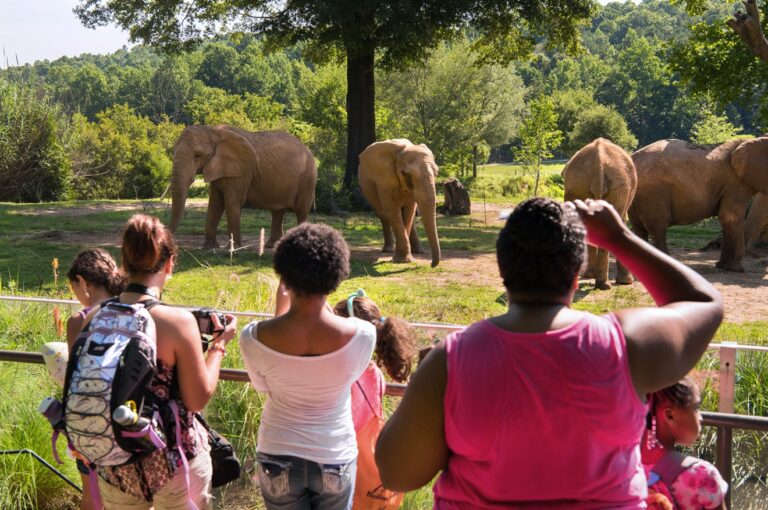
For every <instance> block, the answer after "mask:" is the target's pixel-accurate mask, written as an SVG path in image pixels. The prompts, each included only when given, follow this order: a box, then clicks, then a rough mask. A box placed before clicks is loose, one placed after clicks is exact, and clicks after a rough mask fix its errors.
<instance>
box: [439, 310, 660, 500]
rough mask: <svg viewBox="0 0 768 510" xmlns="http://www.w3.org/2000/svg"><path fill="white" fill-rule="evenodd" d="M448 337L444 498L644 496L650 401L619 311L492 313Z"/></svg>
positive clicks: (441, 490)
mask: <svg viewBox="0 0 768 510" xmlns="http://www.w3.org/2000/svg"><path fill="white" fill-rule="evenodd" d="M446 347H447V357H448V381H447V386H446V390H445V439H446V442H447V444H448V449H449V450H450V455H449V458H448V466H447V468H446V469H445V471H443V473H442V474H441V475H440V477H439V479H438V481H437V483H436V484H435V486H434V493H435V508H436V509H439V510H459V509H461V510H471V509H498V508H568V509H573V510H576V509H578V510H587V509H588V510H596V509H612V510H628V509H637V508H645V503H644V500H645V497H646V492H647V489H646V481H645V473H644V471H643V468H642V465H641V463H640V449H639V443H640V437H641V435H642V432H643V428H644V417H645V405H644V404H643V403H642V402H641V401H640V399H639V398H638V397H637V394H636V393H635V389H634V386H633V384H632V379H631V376H630V373H629V365H628V363H627V349H626V344H625V340H624V335H623V333H622V332H621V329H620V327H619V323H618V321H617V319H616V318H615V317H614V316H613V315H608V316H605V317H597V316H593V315H591V314H586V313H585V314H584V317H582V318H581V319H580V320H579V321H577V322H575V323H574V324H572V325H570V326H568V327H566V328H563V329H560V330H555V331H548V332H545V333H510V332H508V331H505V330H502V329H500V328H498V327H496V326H494V325H493V324H491V323H490V322H488V321H481V322H478V323H476V324H473V325H472V326H471V327H469V328H468V329H467V330H465V331H463V332H458V333H454V334H452V335H450V336H449V337H448V339H447V340H446Z"/></svg>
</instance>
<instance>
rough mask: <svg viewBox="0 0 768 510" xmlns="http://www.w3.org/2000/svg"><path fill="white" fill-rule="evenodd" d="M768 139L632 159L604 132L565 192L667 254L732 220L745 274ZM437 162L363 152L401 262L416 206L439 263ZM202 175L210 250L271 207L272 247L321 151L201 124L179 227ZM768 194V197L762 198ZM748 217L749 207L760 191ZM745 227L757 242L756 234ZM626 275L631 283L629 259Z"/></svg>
mask: <svg viewBox="0 0 768 510" xmlns="http://www.w3.org/2000/svg"><path fill="white" fill-rule="evenodd" d="M767 166H768V137H760V138H755V139H752V140H732V141H729V142H726V143H723V144H720V145H694V144H690V143H687V142H683V141H680V140H661V141H658V142H655V143H652V144H650V145H648V146H646V147H644V148H642V149H640V150H638V151H637V152H635V153H634V154H632V155H631V156H630V155H629V154H628V153H627V152H626V151H624V149H622V148H621V147H619V146H617V145H615V144H613V143H611V142H610V141H608V140H605V139H602V138H598V139H597V140H595V141H593V142H592V143H590V144H589V145H587V146H585V147H583V148H582V149H581V150H579V151H578V152H577V153H576V154H575V155H574V156H573V157H572V158H571V159H570V160H569V162H568V164H566V166H565V168H564V169H563V178H564V183H565V199H566V200H574V199H586V198H595V199H604V200H607V201H608V202H610V203H612V204H613V205H614V206H615V207H616V209H617V210H618V211H619V213H620V214H621V215H622V217H623V218H625V219H626V217H627V215H629V219H630V220H631V225H632V228H633V229H634V230H635V232H636V233H638V235H640V236H641V237H643V238H644V239H648V238H649V236H650V239H651V241H652V242H653V244H654V245H655V246H657V247H658V248H660V249H662V250H664V251H667V243H666V231H667V228H668V227H670V226H672V225H685V224H690V223H695V222H698V221H701V220H703V219H705V218H709V217H712V216H718V218H719V219H720V223H721V224H722V227H723V238H722V252H721V256H720V260H719V261H718V262H717V267H720V268H723V269H726V270H730V271H743V268H742V265H741V260H742V258H743V257H744V254H745V251H746V249H747V248H748V247H750V246H751V244H752V243H754V242H755V241H756V240H757V238H758V237H759V235H760V233H761V232H762V231H763V230H764V227H766V225H768V195H766V194H768V167H767ZM437 172H438V167H437V164H436V163H435V158H434V155H433V154H432V152H431V151H430V150H429V148H427V146H426V145H423V144H421V145H415V144H412V143H411V142H410V141H408V140H405V139H394V140H385V141H382V142H376V143H373V144H371V145H370V146H368V148H366V149H365V150H364V151H363V152H362V153H361V154H360V166H359V169H358V178H359V182H360V189H361V190H362V192H363V196H365V198H366V199H367V200H368V202H369V203H370V204H371V206H372V207H373V209H374V211H375V212H376V215H377V216H378V218H379V220H380V221H381V224H382V230H383V234H384V251H385V252H394V257H393V261H394V262H408V261H411V260H413V258H412V255H411V254H412V253H420V252H421V251H422V248H421V245H420V243H419V238H418V236H417V235H416V229H415V228H413V222H414V217H415V213H416V207H417V206H418V208H419V211H420V213H421V216H422V219H423V221H424V228H425V231H426V233H427V238H428V240H429V245H430V249H431V253H432V267H435V266H436V265H437V264H438V263H439V262H440V256H441V255H440V242H439V239H438V235H437V224H436V221H435V218H436V211H435V203H436V200H435V178H436V176H437ZM198 174H202V175H203V178H204V180H205V182H207V183H209V184H210V188H209V193H208V210H207V213H206V223H205V243H204V247H205V248H215V247H217V242H216V229H217V226H218V223H219V221H220V220H221V217H222V215H223V214H225V213H226V217H227V226H228V232H229V234H230V235H231V237H232V240H233V242H234V244H235V245H236V246H240V245H241V242H242V237H241V232H240V214H241V210H242V208H243V207H244V206H249V207H253V208H256V209H266V210H269V211H270V212H271V214H272V226H271V230H270V236H269V240H268V241H267V247H271V246H273V245H274V243H275V242H276V241H277V240H278V239H279V238H280V237H281V236H282V235H283V217H284V215H285V213H286V211H293V212H294V213H295V214H296V219H297V221H298V222H299V223H301V222H303V221H306V219H307V217H308V216H309V211H310V209H311V207H312V205H313V203H314V196H315V184H316V182H317V167H316V165H315V159H314V156H313V155H312V152H311V151H310V150H309V148H307V147H306V146H305V145H304V144H303V143H301V141H299V140H298V139H297V138H296V137H294V136H292V135H290V134H289V133H286V132H283V131H263V132H248V131H244V130H241V129H237V128H233V127H229V126H190V127H187V128H186V129H184V131H183V132H182V134H181V136H180V137H179V140H178V141H177V142H176V146H175V148H174V154H173V170H172V173H171V198H172V205H171V222H170V228H171V230H173V231H176V229H177V228H178V226H179V224H180V222H181V219H182V217H183V214H184V207H185V205H186V199H187V194H188V191H189V187H190V186H191V185H192V183H193V182H194V180H195V176H196V175H198ZM763 193H766V194H763ZM755 195H757V197H756V198H755V200H754V201H753V204H752V207H751V209H750V213H749V216H747V215H746V213H747V208H748V205H749V202H750V200H751V199H752V197H753V196H755ZM745 230H746V242H745ZM587 274H588V276H590V277H593V278H595V285H596V286H597V287H598V288H603V289H605V288H608V287H609V286H610V285H609V284H608V254H607V253H605V252H602V251H599V250H592V251H590V254H589V266H588V269H587ZM616 281H617V283H631V281H632V277H631V275H630V274H629V273H628V272H627V271H626V270H625V269H624V268H623V267H621V266H619V267H618V271H617V279H616Z"/></svg>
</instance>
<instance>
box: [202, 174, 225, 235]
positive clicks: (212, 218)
mask: <svg viewBox="0 0 768 510" xmlns="http://www.w3.org/2000/svg"><path fill="white" fill-rule="evenodd" d="M222 214H224V194H223V193H222V192H221V190H218V189H215V188H214V187H213V186H211V188H210V191H209V193H208V211H207V212H206V214H205V242H204V244H203V249H206V250H210V249H213V248H218V247H219V243H217V242H216V229H218V227H219V221H221V215H222Z"/></svg>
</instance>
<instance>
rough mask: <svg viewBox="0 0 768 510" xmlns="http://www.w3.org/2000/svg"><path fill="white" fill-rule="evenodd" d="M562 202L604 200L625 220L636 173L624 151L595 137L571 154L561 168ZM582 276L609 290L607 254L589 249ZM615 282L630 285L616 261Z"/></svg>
mask: <svg viewBox="0 0 768 510" xmlns="http://www.w3.org/2000/svg"><path fill="white" fill-rule="evenodd" d="M562 175H563V182H564V187H565V200H569V201H570V200H576V199H580V200H586V199H588V198H592V199H596V200H606V201H607V202H609V203H610V204H611V205H613V207H615V208H616V211H617V212H618V213H619V215H620V216H621V218H622V219H623V220H625V221H626V217H627V210H628V209H629V204H630V203H632V198H633V197H634V196H635V189H636V188H637V171H636V170H635V165H634V163H632V158H631V157H630V156H629V154H627V151H625V150H624V149H622V148H621V147H619V146H618V145H616V144H615V143H612V142H611V141H610V140H606V139H605V138H597V139H596V140H593V141H592V142H591V143H589V144H587V145H585V146H584V147H582V148H581V149H579V151H578V152H577V153H576V154H574V155H573V156H572V157H571V159H570V160H569V161H568V163H567V164H566V165H565V168H563V172H562ZM585 276H586V277H588V278H594V279H595V287H596V288H598V289H603V290H605V289H610V288H611V285H610V284H609V283H608V252H607V251H606V250H603V249H599V250H598V249H597V248H595V247H594V246H590V247H589V265H588V267H587V272H586V273H585ZM616 283H618V284H620V285H625V284H630V283H632V275H630V274H629V272H628V271H627V270H626V268H625V267H624V266H623V265H622V264H621V263H619V262H618V261H616Z"/></svg>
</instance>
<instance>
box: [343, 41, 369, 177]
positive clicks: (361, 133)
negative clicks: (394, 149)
mask: <svg viewBox="0 0 768 510" xmlns="http://www.w3.org/2000/svg"><path fill="white" fill-rule="evenodd" d="M373 62H374V51H373V49H371V50H370V51H368V52H365V53H363V54H357V55H355V56H352V55H350V54H349V52H348V53H347V162H346V166H345V168H344V189H347V190H351V189H352V188H353V186H354V183H355V182H356V181H357V167H358V165H359V163H360V161H359V159H358V157H359V155H360V153H361V152H363V151H364V150H365V148H366V147H368V146H369V145H371V144H372V143H373V142H375V141H376V116H375V103H376V89H375V84H374V76H373Z"/></svg>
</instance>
